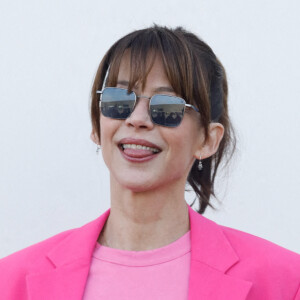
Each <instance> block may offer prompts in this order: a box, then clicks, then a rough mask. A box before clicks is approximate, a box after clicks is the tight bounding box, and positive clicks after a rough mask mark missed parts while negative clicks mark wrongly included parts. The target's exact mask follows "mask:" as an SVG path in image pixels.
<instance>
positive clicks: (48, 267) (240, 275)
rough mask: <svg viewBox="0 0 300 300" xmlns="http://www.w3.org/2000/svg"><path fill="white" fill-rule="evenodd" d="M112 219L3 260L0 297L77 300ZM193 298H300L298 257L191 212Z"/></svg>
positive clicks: (214, 299) (69, 232)
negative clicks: (103, 233)
mask: <svg viewBox="0 0 300 300" xmlns="http://www.w3.org/2000/svg"><path fill="white" fill-rule="evenodd" d="M108 215H109V210H108V211H106V212H105V213H104V214H103V215H101V216H100V217H99V218H97V219H96V220H94V221H92V222H90V223H88V224H86V225H85V226H83V227H80V228H77V229H72V230H69V231H66V232H63V233H60V234H58V235H56V236H54V237H52V238H49V239H47V240H45V241H43V242H40V243H38V244H36V245H33V246H31V247H28V248H26V249H24V250H21V251H19V252H16V253H14V254H12V255H10V256H8V257H6V258H3V259H2V260H0V299H3V300H25V299H26V300H73V299H74V300H75V299H77V300H79V299H82V296H83V293H84V288H85V284H86V280H87V276H88V273H89V267H90V260H91V255H92V253H93V250H94V247H95V243H96V242H97V238H98V235H99V233H100V231H101V229H102V227H103V225H104V223H105V221H106V219H107V217H108ZM189 216H190V228H191V267H190V279H189V295H188V299H189V300H196V299H201V300H244V299H248V300H289V299H296V300H300V289H299V284H300V255H298V254H296V253H294V252H292V251H289V250H287V249H285V248H282V247H280V246H278V245H276V244H273V243H271V242H269V241H267V240H264V239H262V238H259V237H256V236H253V235H250V234H248V233H245V232H242V231H238V230H235V229H232V228H229V227H225V226H221V225H218V224H216V223H215V222H213V221H211V220H209V219H207V218H205V217H204V216H202V215H199V214H198V213H196V212H195V211H193V210H192V209H191V208H189Z"/></svg>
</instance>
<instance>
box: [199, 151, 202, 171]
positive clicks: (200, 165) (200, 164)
mask: <svg viewBox="0 0 300 300" xmlns="http://www.w3.org/2000/svg"><path fill="white" fill-rule="evenodd" d="M202 169H203V164H202V161H201V155H200V157H199V164H198V170H199V171H201V170H202Z"/></svg>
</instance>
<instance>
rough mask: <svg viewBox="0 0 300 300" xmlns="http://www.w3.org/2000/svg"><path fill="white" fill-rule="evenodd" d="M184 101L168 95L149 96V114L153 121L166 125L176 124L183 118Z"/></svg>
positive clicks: (172, 125) (173, 125) (174, 125)
mask: <svg viewBox="0 0 300 300" xmlns="http://www.w3.org/2000/svg"><path fill="white" fill-rule="evenodd" d="M184 108H185V101H184V100H183V99H181V98H178V97H175V96H168V95H155V96H153V97H152V98H151V103H150V114H151V118H152V121H153V123H155V124H158V125H162V126H167V127H176V126H178V125H179V124H180V123H181V121H182V118H183V114H184Z"/></svg>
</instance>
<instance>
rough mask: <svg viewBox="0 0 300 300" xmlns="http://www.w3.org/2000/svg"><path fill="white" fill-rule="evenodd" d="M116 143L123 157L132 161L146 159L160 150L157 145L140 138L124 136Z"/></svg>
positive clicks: (152, 156)
mask: <svg viewBox="0 0 300 300" xmlns="http://www.w3.org/2000/svg"><path fill="white" fill-rule="evenodd" d="M118 145H119V149H120V151H121V152H122V154H123V156H124V158H125V159H127V160H129V161H134V162H144V161H148V160H150V159H152V158H154V157H155V156H156V155H157V154H158V153H159V152H161V148H160V147H159V146H157V145H155V144H153V143H151V142H149V141H146V140H142V139H133V138H125V139H122V140H120V142H119V144H118Z"/></svg>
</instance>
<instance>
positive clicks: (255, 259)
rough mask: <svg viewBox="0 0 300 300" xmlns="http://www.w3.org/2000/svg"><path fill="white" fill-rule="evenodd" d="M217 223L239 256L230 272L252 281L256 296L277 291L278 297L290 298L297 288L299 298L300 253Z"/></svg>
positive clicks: (229, 273)
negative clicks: (263, 292) (264, 292)
mask: <svg viewBox="0 0 300 300" xmlns="http://www.w3.org/2000/svg"><path fill="white" fill-rule="evenodd" d="M218 226H219V227H220V228H221V230H222V231H223V233H224V235H225V236H226V238H227V240H228V241H229V243H230V245H231V246H232V248H233V249H234V251H235V253H236V255H237V256H238V257H239V262H238V263H237V264H236V265H234V266H233V267H232V268H231V269H229V270H228V272H227V274H228V275H232V276H235V275H238V276H242V277H243V279H246V280H248V281H251V282H253V288H252V290H251V293H252V296H253V298H254V299H258V298H259V297H260V296H259V295H261V293H262V291H266V290H267V291H268V293H269V294H272V295H276V294H277V295H278V299H291V298H290V297H291V296H290V295H291V294H293V295H295V294H296V291H297V290H298V294H297V297H300V289H299V286H300V255H299V254H297V253H296V252H293V251H290V250H288V249H286V248H284V247H282V246H279V245H277V244H275V243H273V242H270V241H268V240H266V239H264V238H261V237H258V236H255V235H252V234H249V233H246V232H243V231H240V230H237V229H233V228H230V227H226V226H221V225H218ZM249 296H250V295H249ZM250 298H251V297H250ZM292 299H299V298H292Z"/></svg>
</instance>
